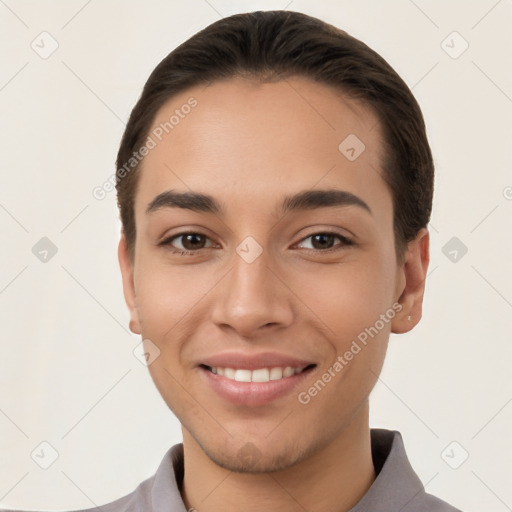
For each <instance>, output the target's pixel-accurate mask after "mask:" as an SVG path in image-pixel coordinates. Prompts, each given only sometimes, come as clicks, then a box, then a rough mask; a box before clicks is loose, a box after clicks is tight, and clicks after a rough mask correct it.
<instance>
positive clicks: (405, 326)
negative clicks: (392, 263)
mask: <svg viewBox="0 0 512 512" xmlns="http://www.w3.org/2000/svg"><path fill="white" fill-rule="evenodd" d="M429 261H430V255H429V233H428V230H427V229H426V228H422V229H420V231H419V232H418V234H417V235H416V238H415V239H414V240H412V241H411V242H409V243H408V244H407V250H406V254H405V261H404V263H403V264H402V267H401V268H400V269H399V276H398V280H399V281H400V289H399V290H398V294H399V298H398V299H397V302H398V303H399V304H400V305H401V306H402V309H401V310H400V311H399V313H398V314H397V315H395V317H394V318H393V321H392V322H391V332H394V333H397V334H402V333H405V332H409V331H410V330H411V329H412V328H413V327H415V326H416V325H417V324H418V322H419V321H420V319H421V314H422V307H423V294H424V291H425V279H426V277H427V269H428V264H429Z"/></svg>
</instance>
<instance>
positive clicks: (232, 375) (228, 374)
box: [217, 368, 235, 380]
mask: <svg viewBox="0 0 512 512" xmlns="http://www.w3.org/2000/svg"><path fill="white" fill-rule="evenodd" d="M217 370H218V368H217ZM224 377H227V378H228V379H232V380H235V370H233V368H224Z"/></svg>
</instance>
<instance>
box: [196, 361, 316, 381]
mask: <svg viewBox="0 0 512 512" xmlns="http://www.w3.org/2000/svg"><path fill="white" fill-rule="evenodd" d="M309 366H313V365H309ZM309 366H306V367H300V368H292V367H291V366H286V367H273V368H256V369H254V370H248V369H244V368H239V369H235V368H222V367H221V366H213V367H211V366H206V368H207V369H208V370H209V371H210V372H212V373H214V374H216V375H221V376H222V377H225V378H226V379H229V380H235V381H237V382H269V381H271V380H281V379H286V378H288V377H291V376H292V375H297V374H299V373H302V372H303V371H304V370H305V369H306V368H309Z"/></svg>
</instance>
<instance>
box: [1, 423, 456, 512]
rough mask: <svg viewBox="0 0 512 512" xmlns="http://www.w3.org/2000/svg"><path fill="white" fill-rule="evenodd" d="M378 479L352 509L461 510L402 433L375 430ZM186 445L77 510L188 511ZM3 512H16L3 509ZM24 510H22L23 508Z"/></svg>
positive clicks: (365, 511) (368, 511)
mask: <svg viewBox="0 0 512 512" xmlns="http://www.w3.org/2000/svg"><path fill="white" fill-rule="evenodd" d="M371 445H372V458H373V464H374V466H375V472H376V474H377V478H376V479H375V481H374V482H373V484H372V485H371V487H370V488H369V489H368V491H367V493H366V494H365V495H364V496H363V497H362V499H361V500H360V501H359V502H358V503H357V504H356V505H355V506H354V507H353V508H351V509H350V511H349V512H461V511H460V510H459V509H457V508H454V507H452V506H451V505H449V504H448V503H446V502H444V501H441V500H440V499H438V498H436V497H435V496H432V495H431V494H427V493H426V492H425V489H424V488H423V485H422V483H421V480H420V479H419V478H418V476H417V475H416V473H415V472H414V470H413V469H412V467H411V464H410V463H409V460H408V458H407V455H406V453H405V447H404V443H403V440H402V436H401V434H400V432H398V431H396V430H385V429H375V428H374V429H371ZM182 481H183V444H182V443H180V444H176V445H174V446H172V447H171V448H169V450H168V451H167V453H166V454H165V455H164V458H163V459H162V462H161V463H160V465H159V466H158V469H157V471H156V473H155V474H154V475H153V476H151V477H149V478H148V479H146V480H144V481H143V482H142V483H140V484H139V485H138V486H137V488H136V489H135V490H134V491H133V492H131V493H130V494H128V495H126V496H124V497H122V498H119V499H117V500H115V501H112V502H111V503H108V504H106V505H101V506H97V507H95V508H88V509H83V510H81V511H76V512H187V509H186V507H185V504H184V503H183V500H182V499H181V494H180V490H179V489H180V487H181V483H182ZM0 512H14V511H12V510H5V509H1V511H0ZM20 512H21V511H20Z"/></svg>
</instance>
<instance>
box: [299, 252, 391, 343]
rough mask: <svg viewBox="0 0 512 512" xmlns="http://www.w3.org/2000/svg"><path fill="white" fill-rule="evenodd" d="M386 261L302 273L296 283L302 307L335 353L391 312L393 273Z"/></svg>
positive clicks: (373, 259)
mask: <svg viewBox="0 0 512 512" xmlns="http://www.w3.org/2000/svg"><path fill="white" fill-rule="evenodd" d="M363 260H364V261H363ZM385 260H386V258H383V257H382V255H381V257H380V258H379V257H377V256H375V257H369V256H365V257H363V258H361V259H358V260H357V261H355V259H354V261H350V262H349V261H347V262H344V263H341V264H339V265H330V266H328V267H325V268H324V269H322V271H321V272H309V273H304V274H303V275H302V277H300V280H299V281H298V282H297V284H299V283H300V288H299V289H300V296H301V298H303V302H304V304H305V305H306V306H307V309H308V310H309V311H310V312H313V314H314V315H315V316H316V317H317V318H318V319H319V320H320V321H321V323H322V324H323V325H324V327H325V329H326V337H327V338H328V339H330V340H331V341H332V345H333V347H334V348H335V349H336V350H337V351H338V352H340V351H341V350H344V349H345V347H346V346H347V344H348V345H350V343H351V341H352V340H353V339H356V338H357V336H358V335H359V334H360V333H361V332H363V331H364V329H365V328H368V327H370V326H373V325H374V323H375V322H376V321H377V320H378V319H379V317H380V315H381V314H385V313H386V311H387V310H388V309H389V308H391V306H392V297H393V291H394V288H393V271H392V269H391V267H390V266H389V265H385V264H384V263H383V262H384V261H385ZM305 311H306V310H305ZM379 325H380V324H379ZM386 327H387V325H386ZM384 330H385V329H384Z"/></svg>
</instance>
